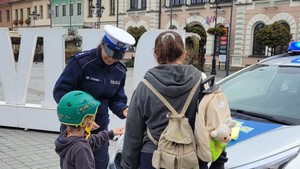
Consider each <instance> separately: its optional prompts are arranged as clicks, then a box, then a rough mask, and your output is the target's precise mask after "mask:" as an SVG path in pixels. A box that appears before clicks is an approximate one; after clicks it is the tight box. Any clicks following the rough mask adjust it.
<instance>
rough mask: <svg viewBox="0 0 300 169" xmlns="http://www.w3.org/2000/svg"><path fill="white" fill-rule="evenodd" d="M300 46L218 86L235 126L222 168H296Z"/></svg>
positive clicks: (299, 163) (296, 44)
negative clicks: (236, 129)
mask: <svg viewBox="0 0 300 169" xmlns="http://www.w3.org/2000/svg"><path fill="white" fill-rule="evenodd" d="M299 52H300V41H297V42H292V43H291V44H290V45H289V48H288V53H286V54H282V55H277V56H274V57H269V58H266V59H264V60H262V61H260V62H259V63H257V64H254V65H252V66H250V67H247V68H245V69H243V70H241V71H239V72H237V73H234V74H232V75H231V76H229V77H227V78H224V79H223V80H221V81H219V82H218V84H219V85H220V87H221V89H222V90H223V91H224V93H225V95H226V97H227V99H228V102H229V105H230V109H231V113H232V116H233V117H234V118H235V119H236V120H237V122H238V128H239V131H238V132H239V133H238V137H237V139H235V140H232V141H231V142H230V143H229V144H228V146H227V148H226V151H227V157H228V162H227V163H226V168H234V169H250V168H255V169H265V168H272V169H273V168H274V169H275V168H276V169H281V168H282V169H283V168H285V169H296V168H300V156H299V155H298V154H299V148H300V134H298V133H299V131H300V55H299V54H300V53H299Z"/></svg>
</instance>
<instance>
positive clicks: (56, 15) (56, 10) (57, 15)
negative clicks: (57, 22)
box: [55, 6, 59, 17]
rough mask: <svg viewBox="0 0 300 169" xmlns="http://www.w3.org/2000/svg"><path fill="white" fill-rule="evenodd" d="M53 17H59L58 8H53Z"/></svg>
mask: <svg viewBox="0 0 300 169" xmlns="http://www.w3.org/2000/svg"><path fill="white" fill-rule="evenodd" d="M55 17H59V6H55Z"/></svg>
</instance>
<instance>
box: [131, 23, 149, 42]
mask: <svg viewBox="0 0 300 169" xmlns="http://www.w3.org/2000/svg"><path fill="white" fill-rule="evenodd" d="M146 31H147V30H146V28H145V27H143V26H140V27H136V26H135V27H132V26H130V27H129V28H128V29H127V32H128V33H129V34H131V35H132V36H133V37H134V39H135V44H134V45H133V46H136V45H137V43H138V41H139V39H140V37H141V36H142V35H143V34H144V33H145V32H146Z"/></svg>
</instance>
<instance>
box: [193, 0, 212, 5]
mask: <svg viewBox="0 0 300 169" xmlns="http://www.w3.org/2000/svg"><path fill="white" fill-rule="evenodd" d="M209 2H210V0H191V4H192V5H196V4H204V3H209Z"/></svg>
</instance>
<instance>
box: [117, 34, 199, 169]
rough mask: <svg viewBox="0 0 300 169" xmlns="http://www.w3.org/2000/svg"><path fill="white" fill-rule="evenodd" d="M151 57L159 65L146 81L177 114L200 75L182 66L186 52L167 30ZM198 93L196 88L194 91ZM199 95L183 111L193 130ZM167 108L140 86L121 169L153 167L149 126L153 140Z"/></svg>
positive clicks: (128, 122)
mask: <svg viewBox="0 0 300 169" xmlns="http://www.w3.org/2000/svg"><path fill="white" fill-rule="evenodd" d="M154 57H155V59H156V60H157V62H158V64H159V66H156V67H154V68H152V69H150V70H148V72H146V74H145V76H144V78H145V79H146V80H148V81H149V82H150V83H151V84H152V85H153V86H154V88H155V89H156V90H158V92H159V93H160V94H162V95H163V96H164V97H165V98H166V99H167V101H168V102H169V103H171V105H172V106H173V107H174V108H175V110H176V111H178V112H180V110H181V109H182V106H183V104H184V102H185V100H186V98H187V96H188V94H189V93H190V90H191V89H192V88H193V87H194V86H195V85H196V83H197V82H198V81H199V78H200V77H201V72H200V71H199V70H198V69H196V68H195V67H194V66H192V65H184V64H183V62H184V59H185V49H184V44H183V41H182V38H181V37H180V35H179V34H178V33H176V32H173V31H166V32H163V33H161V34H159V35H158V37H157V38H156V40H155V47H154ZM197 91H199V89H198V90H197ZM197 99H198V93H196V94H195V95H194V97H193V99H192V101H191V104H190V106H189V108H188V109H187V112H186V117H187V118H188V119H189V123H190V125H191V127H192V129H194V122H195V113H196V111H197ZM167 112H168V109H167V107H166V106H164V104H163V103H162V102H161V101H160V100H159V99H158V98H157V96H155V95H154V94H153V92H152V91H150V89H149V88H148V87H146V86H145V84H144V83H140V84H139V85H138V86H137V88H136V90H135V92H134V94H133V96H132V98H131V102H130V105H129V112H128V116H127V120H126V129H125V136H124V145H123V156H122V157H123V160H122V166H123V167H124V168H128V169H137V168H141V169H145V168H147V169H148V168H149V169H150V168H153V167H152V163H151V159H152V155H153V151H154V150H156V149H157V146H156V145H154V144H153V142H152V141H151V140H150V139H149V137H148V135H147V132H146V131H147V127H149V129H150V131H151V134H152V136H153V137H154V139H155V140H159V136H160V135H161V133H162V131H163V130H164V129H165V127H166V126H167V124H168V119H167V118H166V115H167Z"/></svg>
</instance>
